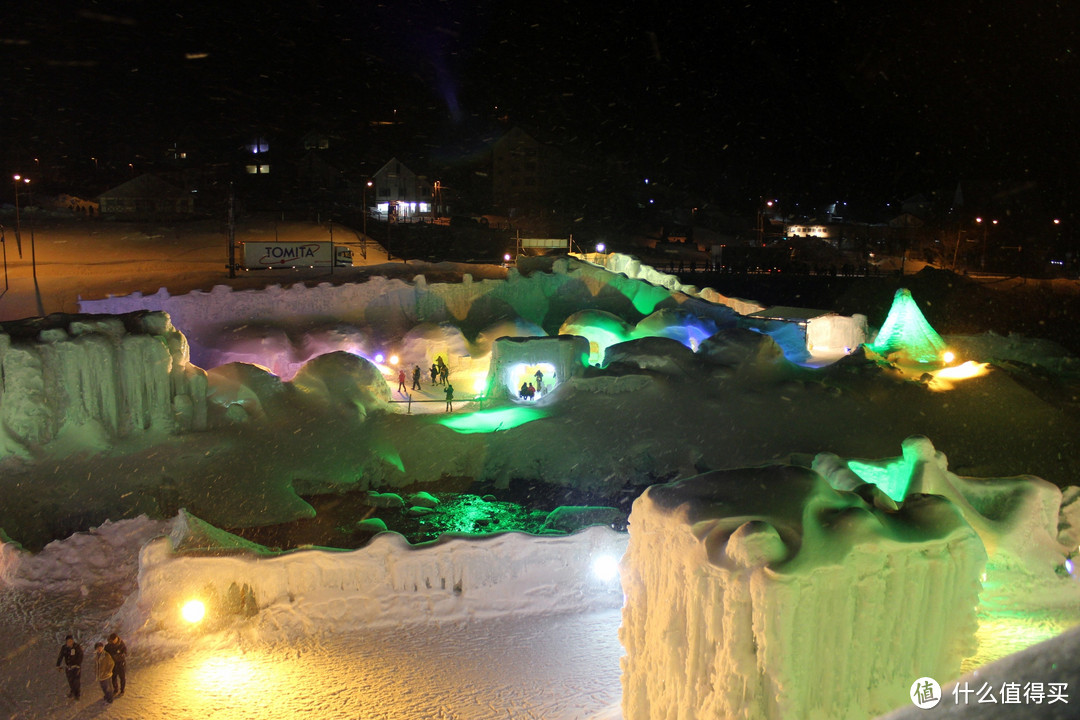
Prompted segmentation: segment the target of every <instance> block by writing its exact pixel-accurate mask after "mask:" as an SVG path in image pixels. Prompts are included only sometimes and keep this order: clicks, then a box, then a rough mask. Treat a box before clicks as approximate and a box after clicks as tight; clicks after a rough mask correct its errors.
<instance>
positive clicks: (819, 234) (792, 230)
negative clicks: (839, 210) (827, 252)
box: [784, 223, 839, 245]
mask: <svg viewBox="0 0 1080 720" xmlns="http://www.w3.org/2000/svg"><path fill="white" fill-rule="evenodd" d="M838 229H839V228H838V227H837V226H835V225H826V224H824V223H799V224H795V225H788V226H787V227H786V228H784V235H785V236H786V237H789V238H819V239H821V240H824V241H826V242H829V243H832V244H833V245H835V244H836V238H837V235H839V232H838Z"/></svg>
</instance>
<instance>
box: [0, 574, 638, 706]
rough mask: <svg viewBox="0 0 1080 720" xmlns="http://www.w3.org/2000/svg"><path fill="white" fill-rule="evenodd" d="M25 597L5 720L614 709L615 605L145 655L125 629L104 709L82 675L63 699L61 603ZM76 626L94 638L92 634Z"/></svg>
mask: <svg viewBox="0 0 1080 720" xmlns="http://www.w3.org/2000/svg"><path fill="white" fill-rule="evenodd" d="M25 600H26V597H25V596H23V597H22V598H21V599H20V598H19V597H17V596H16V594H15V593H4V596H3V597H2V598H0V608H2V610H3V619H2V620H0V630H2V631H3V633H4V636H5V638H7V639H8V642H9V644H8V648H7V652H5V653H4V654H3V656H2V660H3V663H2V664H3V666H4V668H5V669H4V672H3V683H2V686H0V716H2V717H10V718H12V720H45V719H50V720H51V719H53V718H95V717H98V716H101V717H109V718H111V719H116V720H127V719H130V720H136V719H139V720H156V719H158V718H161V719H163V720H164V719H165V718H168V720H188V719H191V720H195V719H196V718H199V719H202V718H208V717H228V718H230V719H232V720H246V719H248V718H250V719H251V720H255V719H259V720H263V719H266V720H274V719H276V718H282V719H284V718H288V719H289V720H292V719H293V718H295V717H297V716H304V717H316V718H358V719H363V720H368V719H371V720H375V719H380V720H392V719H401V720H415V719H417V718H460V719H462V720H466V719H467V720H486V719H488V718H521V719H527V718H546V719H552V720H559V719H565V720H570V719H571V718H581V719H585V718H594V719H600V718H603V719H606V720H613V719H615V718H619V717H620V712H619V703H620V684H619V657H620V655H621V654H622V649H621V647H620V646H619V642H618V626H619V619H620V612H619V611H618V610H604V611H599V612H592V613H587V614H574V615H558V616H542V617H506V618H502V619H497V620H485V621H484V622H482V623H480V622H477V623H468V624H447V625H443V626H440V627H420V626H414V627H410V628H405V629H387V628H382V629H378V630H374V631H370V632H365V631H356V632H352V633H347V634H340V635H335V636H329V637H321V638H318V639H316V638H314V637H311V638H305V639H303V640H301V641H300V642H297V643H288V644H287V643H274V644H269V645H267V644H262V643H258V644H248V645H247V646H242V645H241V646H236V647H232V648H229V649H225V650H222V649H192V650H188V651H184V652H181V653H179V654H177V655H175V656H170V657H148V656H147V654H146V653H145V652H140V648H139V645H138V638H137V637H135V638H129V642H130V644H131V650H132V658H131V660H130V661H129V669H128V692H127V693H126V694H125V695H124V697H121V698H118V699H117V700H116V702H115V703H114V704H113V705H111V706H106V705H105V703H104V702H103V701H102V699H101V693H100V691H99V689H98V687H97V685H96V683H94V682H92V681H90V680H89V678H88V676H87V675H86V673H85V671H84V679H83V695H82V699H81V700H80V701H79V702H77V703H76V702H72V701H69V700H67V699H66V698H65V697H64V695H65V694H66V685H65V682H64V678H63V675H62V674H61V673H59V672H57V671H56V670H55V669H54V667H53V666H54V665H55V661H56V652H57V649H58V648H59V640H57V641H56V642H54V641H53V638H54V637H59V638H62V637H63V630H62V629H61V628H58V627H48V626H49V625H51V624H52V622H51V618H55V617H57V612H58V611H59V610H60V606H61V605H62V604H63V603H62V602H50V601H45V602H44V604H41V603H39V602H38V600H40V599H35V603H34V605H33V606H32V607H31V606H28V605H26V604H25V602H24V601H25ZM20 602H23V603H24V604H22V605H21V606H20V605H19V603H20ZM50 606H51V607H50ZM68 607H70V605H68ZM20 616H21V618H20ZM19 619H21V620H23V622H18V620H19ZM13 621H15V622H16V623H17V626H15V623H13ZM80 634H81V635H83V637H84V638H90V639H91V643H92V639H93V638H94V637H96V636H97V635H100V632H97V633H93V632H89V631H88V632H87V633H85V634H84V633H82V632H81V631H80Z"/></svg>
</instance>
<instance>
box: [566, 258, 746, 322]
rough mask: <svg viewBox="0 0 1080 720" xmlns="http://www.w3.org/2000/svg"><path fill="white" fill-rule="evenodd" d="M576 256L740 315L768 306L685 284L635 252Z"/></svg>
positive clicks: (613, 271) (611, 270) (610, 270)
mask: <svg viewBox="0 0 1080 720" xmlns="http://www.w3.org/2000/svg"><path fill="white" fill-rule="evenodd" d="M575 257H580V258H582V259H584V258H585V257H587V258H588V259H589V260H588V261H590V262H593V264H596V265H599V266H600V267H602V268H605V269H606V270H608V271H609V272H612V273H616V274H623V275H626V276H627V277H628V278H633V279H638V280H644V281H645V282H648V283H650V284H652V285H656V286H657V287H662V288H665V289H667V290H669V291H671V292H673V293H676V292H677V293H683V294H684V295H688V296H690V297H698V298H701V299H702V300H705V301H707V302H710V303H715V304H717V305H726V306H727V307H729V308H731V309H732V310H734V311H735V312H737V313H738V314H740V315H749V314H750V313H755V312H758V311H760V310H764V309H765V306H764V305H761V304H759V303H756V302H754V301H752V300H743V299H742V298H733V297H728V296H726V295H723V294H721V293H719V292H717V291H716V290H713V289H712V288H708V287H707V288H703V289H701V290H698V289H697V288H696V287H695V286H693V285H684V284H683V283H681V282H679V278H678V277H677V276H675V275H671V274H669V273H665V272H661V271H659V270H657V269H656V268H654V267H652V266H651V265H646V264H644V263H642V262H641V260H639V259H637V258H636V257H634V256H633V255H622V254H620V253H608V254H606V255H605V254H603V253H588V255H584V256H575Z"/></svg>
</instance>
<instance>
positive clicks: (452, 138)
mask: <svg viewBox="0 0 1080 720" xmlns="http://www.w3.org/2000/svg"><path fill="white" fill-rule="evenodd" d="M1077 5H1078V3H1075V2H1070V1H1068V0H1062V2H1043V1H1041V0H1034V1H1030V0H1029V1H1025V2H1015V1H1012V2H974V1H968V2H964V1H955V2H950V1H949V0H938V1H937V2H922V1H920V0H910V1H909V2H904V3H865V2H834V3H831V4H827V3H792V2H753V1H752V0H742V1H741V2H715V3H680V2H667V3H659V2H656V3H621V4H609V3H587V2H581V0H577V1H576V2H561V1H557V0H556V1H547V2H531V3H527V4H526V3H520V4H519V3H515V2H507V1H506V0H501V1H483V0H482V1H480V2H452V1H442V2H439V1H437V0H399V1H390V0H387V1H386V2H384V3H374V2H364V1H356V0H353V1H351V2H345V1H326V2H317V1H315V0H306V1H305V0H299V1H297V2H292V3H278V2H250V1H248V0H225V1H223V2H188V3H176V2H168V1H166V0H109V1H101V2H71V1H70V0H54V1H40V2H19V3H5V4H4V9H3V10H0V67H2V68H3V75H2V80H3V86H2V88H0V137H2V139H3V142H4V145H5V149H4V150H3V153H4V157H3V158H2V159H3V160H4V161H5V164H6V165H9V166H14V165H17V164H18V163H20V162H25V159H26V156H27V155H31V156H38V155H46V156H52V155H68V156H69V157H71V156H82V155H85V156H90V155H95V156H107V155H109V154H110V153H112V154H114V155H120V154H123V153H131V152H136V151H138V149H139V148H140V147H143V145H144V144H155V143H156V144H160V141H161V140H162V139H164V138H168V137H171V136H173V135H175V134H176V133H177V132H179V131H180V130H182V129H184V128H188V129H191V130H193V131H194V132H196V133H203V134H216V133H231V132H236V131H238V130H240V129H245V128H248V127H251V128H266V129H268V130H270V131H275V132H283V133H290V132H295V133H303V132H304V131H306V130H307V129H311V128H312V127H316V126H320V125H322V126H327V125H329V126H332V127H333V128H334V129H335V130H337V131H338V132H352V131H355V132H356V133H357V134H358V135H362V133H363V132H364V128H366V127H368V123H369V122H370V121H372V120H379V119H388V118H390V117H396V119H398V120H399V121H400V122H402V123H403V125H402V127H404V128H407V129H408V132H409V134H408V135H406V136H404V139H403V142H412V143H415V144H416V145H417V146H418V147H419V148H421V149H423V148H427V149H429V150H430V152H431V154H432V156H439V157H441V158H446V157H450V158H452V157H453V155H454V153H455V152H461V153H465V152H467V149H468V148H469V147H470V144H475V143H478V142H480V141H481V140H482V139H483V138H484V137H485V136H490V135H491V133H492V132H494V131H496V130H497V128H498V127H499V126H500V125H499V123H498V121H497V118H499V117H505V118H507V121H508V122H509V123H511V124H512V123H515V122H520V123H522V124H524V125H525V126H526V127H527V128H530V129H534V130H536V131H537V132H538V133H540V134H542V135H543V136H544V137H545V138H546V139H554V140H559V141H560V142H564V143H566V144H567V145H568V146H569V147H572V148H574V149H575V150H576V151H577V152H580V153H582V156H583V157H586V158H588V159H589V160H590V161H591V162H595V163H596V164H597V165H598V166H599V165H600V164H601V163H610V162H612V161H620V162H623V163H628V164H629V167H631V168H633V171H634V172H636V173H640V174H642V175H646V174H648V175H653V176H655V177H658V178H662V179H665V180H667V181H669V182H671V183H672V184H674V185H676V186H681V187H687V188H692V189H700V190H701V191H702V192H703V193H704V194H706V195H709V194H713V195H722V194H724V193H729V194H739V193H742V194H750V195H753V194H758V195H766V194H785V195H787V196H791V197H799V198H802V199H804V200H805V201H807V202H823V201H825V200H826V199H828V198H829V197H830V196H835V199H846V198H848V197H850V198H852V199H857V200H860V201H862V202H866V203H874V202H883V201H887V200H895V199H899V198H903V197H906V196H907V195H910V194H913V193H916V192H924V193H930V192H939V193H945V192H946V191H947V192H948V193H949V194H950V195H951V193H952V190H953V189H955V187H956V184H957V182H963V183H964V187H965V194H966V195H968V196H972V195H975V196H982V197H989V196H991V195H993V194H994V193H1001V192H1005V193H1009V192H1021V193H1022V192H1030V191H1026V190H1024V188H1031V187H1035V188H1037V190H1036V191H1035V192H1036V193H1037V194H1038V195H1039V198H1040V199H1039V202H1042V203H1046V204H1050V205H1052V206H1054V205H1061V204H1062V203H1067V202H1069V199H1070V197H1071V193H1073V192H1075V191H1076V189H1077V174H1078V172H1080V140H1078V137H1077V128H1076V124H1077V121H1076V114H1077V111H1078V110H1080V107H1078V103H1077V100H1076V95H1077V93H1078V92H1080V64H1078V63H1080V58H1078V57H1077V55H1078V53H1080V46H1078V44H1077V34H1078V32H1080V13H1078V12H1077V10H1076V9H1075V8H1076V6H1077ZM504 122H505V121H504ZM451 148H456V150H451ZM410 150H411V149H410Z"/></svg>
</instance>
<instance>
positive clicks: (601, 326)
mask: <svg viewBox="0 0 1080 720" xmlns="http://www.w3.org/2000/svg"><path fill="white" fill-rule="evenodd" d="M559 334H560V335H578V336H580V337H583V338H585V339H586V340H587V341H588V343H589V348H588V353H589V359H588V363H589V364H590V365H596V364H597V363H600V362H602V361H603V359H604V353H605V352H606V351H607V349H608V348H609V347H610V346H612V345H615V344H617V343H621V342H626V341H627V340H632V339H633V338H634V333H633V331H632V330H631V329H630V326H629V325H627V323H625V322H623V320H622V319H621V318H619V317H617V316H615V315H612V314H611V313H609V312H604V311H602V310H582V311H581V312H577V313H574V314H573V315H571V316H570V317H568V318H566V320H565V321H563V324H562V327H560V328H559Z"/></svg>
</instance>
